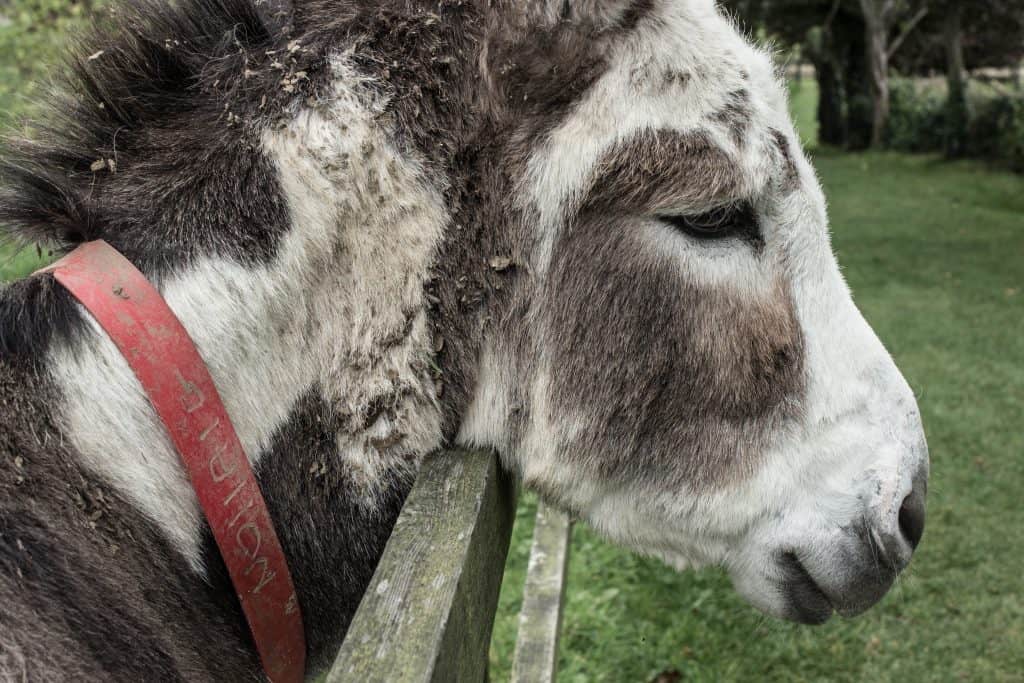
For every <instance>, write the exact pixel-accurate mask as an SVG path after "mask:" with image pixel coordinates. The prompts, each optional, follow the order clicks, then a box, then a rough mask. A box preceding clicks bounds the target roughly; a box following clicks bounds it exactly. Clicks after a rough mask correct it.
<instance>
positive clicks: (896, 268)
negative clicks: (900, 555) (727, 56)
mask: <svg viewBox="0 0 1024 683" xmlns="http://www.w3.org/2000/svg"><path fill="white" fill-rule="evenodd" d="M808 90H810V91H811V92H810V93H808ZM813 97H814V96H813V90H812V89H811V88H807V89H805V90H803V91H800V92H797V93H795V97H794V103H795V106H796V107H797V112H796V115H797V120H798V122H801V123H802V124H803V125H804V126H805V128H804V131H805V135H807V137H808V138H809V139H810V141H812V142H813V129H812V132H811V133H810V134H807V133H806V131H807V128H806V125H807V121H809V120H810V121H812V122H813V110H812V111H811V112H810V113H808V111H807V107H808V106H813V102H814V99H813ZM815 164H816V166H817V167H818V170H819V173H820V175H821V178H822V182H823V184H824V186H825V189H826V193H827V195H828V198H829V202H830V211H831V216H832V221H833V230H834V242H835V247H836V250H837V252H838V254H839V259H840V262H841V263H842V265H843V267H844V272H845V274H846V277H847V279H848V280H849V283H850V285H851V287H852V289H853V291H854V294H855V297H856V300H857V302H858V304H859V305H860V307H861V308H862V310H863V311H864V313H865V315H866V316H867V318H868V320H869V321H870V322H871V323H872V325H873V326H874V327H875V329H876V330H877V332H878V333H879V335H880V336H881V337H882V339H883V340H884V341H885V342H886V344H887V345H888V347H889V349H890V350H891V351H892V353H893V355H894V356H895V358H896V361H897V363H898V364H899V366H900V368H901V369H902V370H903V371H904V373H905V375H906V376H907V378H908V380H909V382H910V384H911V386H913V387H914V389H915V391H916V392H917V394H918V396H919V399H920V404H921V409H922V411H923V415H924V421H925V427H926V430H927V432H928V437H929V442H930V446H931V451H932V471H933V475H932V481H931V487H930V494H929V510H928V515H929V519H928V530H927V532H926V534H925V539H924V543H923V545H922V546H921V548H920V551H919V553H918V555H917V557H916V558H915V560H914V563H913V566H912V568H911V571H910V572H909V574H908V575H907V576H906V577H905V578H903V579H902V580H901V581H900V583H899V584H898V585H897V587H896V588H895V589H894V590H893V592H892V593H891V594H890V595H889V596H888V597H887V598H886V599H885V600H884V601H883V603H882V604H881V605H880V606H879V607H877V608H875V609H874V610H872V611H871V612H869V613H868V614H866V615H864V616H862V617H860V618H858V619H855V620H852V621H845V620H836V621H834V622H832V623H830V624H828V625H826V626H824V627H820V628H808V627H800V626H794V625H790V624H783V623H778V622H775V621H772V620H768V619H766V618H764V617H762V616H760V615H759V614H758V613H756V612H755V611H754V610H753V609H752V608H750V607H748V606H746V605H745V604H744V603H743V602H742V600H740V599H739V598H738V597H737V596H736V595H735V593H734V592H733V591H732V589H731V588H730V586H729V582H728V580H727V578H726V577H725V576H724V575H723V574H722V573H720V572H718V571H703V572H689V573H684V574H677V573H675V572H674V571H672V570H671V569H669V568H667V567H665V566H663V565H662V564H661V563H659V562H657V561H655V560H649V559H643V558H639V557H636V556H634V555H631V554H630V553H628V552H625V551H622V550H619V549H617V548H615V547H613V546H611V545H609V544H607V543H605V542H604V541H602V540H600V539H598V538H597V537H596V536H595V535H594V534H593V533H592V532H591V531H590V530H589V529H586V528H582V527H578V528H577V529H576V531H575V534H574V537H573V548H572V553H573V554H572V559H571V562H570V571H569V584H568V586H569V588H568V597H567V606H566V614H565V621H564V627H563V638H562V644H561V658H560V675H559V680H561V681H641V682H642V681H650V680H652V679H653V678H654V677H655V676H656V675H657V674H658V673H660V672H662V671H666V670H677V671H679V672H680V673H681V674H682V676H683V680H695V681H740V680H743V681H746V680H751V681H872V682H874V681H914V682H917V681H1024V502H1022V489H1024V436H1022V434H1024V429H1022V425H1024V178H1022V177H1020V176H1012V175H1008V174H1003V173H996V172H991V171H988V170H986V169H985V168H984V167H983V166H981V165H977V164H970V163H957V164H947V163H944V162H941V161H939V160H937V159H933V158H930V157H913V156H906V155H900V154H888V153H869V154H843V153H840V152H837V151H832V150H827V149H819V150H817V151H816V152H815ZM533 512H534V502H533V501H532V499H530V498H527V499H526V501H525V502H524V503H523V504H522V505H521V509H520V511H519V517H518V524H517V527H516V530H515V535H514V539H513V545H512V549H511V551H510V559H509V563H508V569H507V573H506V577H505V582H504V585H503V589H502V595H501V603H500V608H499V613H498V614H499V618H498V621H497V623H496V624H495V628H494V640H493V644H492V649H491V670H492V674H493V679H494V680H495V681H502V680H507V678H508V672H509V669H510V665H511V657H512V652H513V648H514V642H515V630H516V615H517V612H518V610H519V606H520V601H521V587H522V582H523V577H524V571H525V566H526V560H527V556H528V552H529V543H530V536H531V533H532V515H533Z"/></svg>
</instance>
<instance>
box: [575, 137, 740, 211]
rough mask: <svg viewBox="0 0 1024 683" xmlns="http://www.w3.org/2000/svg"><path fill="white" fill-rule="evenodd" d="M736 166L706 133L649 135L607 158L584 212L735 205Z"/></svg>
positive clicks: (637, 138) (616, 149) (597, 176)
mask: <svg viewBox="0 0 1024 683" xmlns="http://www.w3.org/2000/svg"><path fill="white" fill-rule="evenodd" d="M738 173H739V172H738V170H737V169H736V167H735V164H734V162H733V161H732V160H731V159H730V158H729V157H728V155H726V153H725V152H724V151H723V150H722V149H721V148H720V147H718V145H716V144H714V142H712V141H711V138H710V137H709V136H708V135H706V134H704V133H700V132H698V133H691V134H687V135H684V134H680V133H677V132H673V131H645V132H643V133H641V134H639V135H637V136H636V137H635V138H633V139H632V140H630V141H629V142H626V143H623V144H621V145H619V146H618V147H616V148H615V149H613V150H612V151H610V152H609V153H607V154H606V155H605V156H604V158H603V159H602V160H601V161H600V162H599V163H598V164H597V166H596V170H595V180H594V182H593V183H592V184H591V187H590V189H589V191H588V192H587V195H586V199H585V201H584V202H583V207H584V208H586V207H594V208H600V207H603V208H617V209H619V210H624V211H637V212H655V211H659V210H667V209H678V208H679V207H680V205H685V206H707V205H717V204H721V203H723V202H728V201H732V200H733V199H735V198H736V193H737V191H738V189H739V186H740V183H739V175H738Z"/></svg>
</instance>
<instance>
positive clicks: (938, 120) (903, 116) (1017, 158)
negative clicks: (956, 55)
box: [886, 79, 1024, 173]
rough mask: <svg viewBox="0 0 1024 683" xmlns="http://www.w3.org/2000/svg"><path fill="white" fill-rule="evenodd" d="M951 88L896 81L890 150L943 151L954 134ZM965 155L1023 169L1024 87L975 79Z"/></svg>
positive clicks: (934, 83) (933, 82)
mask: <svg viewBox="0 0 1024 683" xmlns="http://www.w3.org/2000/svg"><path fill="white" fill-rule="evenodd" d="M947 97H948V96H947V89H946V86H945V83H944V82H943V81H941V80H923V79H893V82H892V115H891V118H890V120H889V128H888V130H887V133H886V143H887V145H888V146H889V147H890V148H891V149H895V150H900V151H904V152H944V151H946V149H947V144H946V143H947V140H948V137H949V136H950V135H951V133H952V126H951V123H950V120H949V117H950V115H951V114H950V111H949V108H948V100H947ZM967 121H968V123H967V131H966V140H964V153H965V155H966V156H969V157H975V158H979V159H987V160H990V161H995V162H998V163H1000V164H1005V165H1006V166H1008V167H1009V168H1011V169H1013V170H1014V171H1016V172H1018V173H1024V90H1020V89H1011V88H1009V87H1006V86H992V85H987V84H983V83H972V86H971V88H970V90H969V93H968V101H967Z"/></svg>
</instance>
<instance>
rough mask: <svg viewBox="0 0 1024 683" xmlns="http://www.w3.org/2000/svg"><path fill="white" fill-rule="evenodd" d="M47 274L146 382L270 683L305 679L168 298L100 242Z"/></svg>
mask: <svg viewBox="0 0 1024 683" xmlns="http://www.w3.org/2000/svg"><path fill="white" fill-rule="evenodd" d="M43 272H51V273H53V277H54V278H55V279H56V280H57V282H59V283H60V284H61V285H63V286H64V287H65V288H66V289H67V290H68V291H69V292H71V294H72V296H74V297H75V298H76V299H77V300H78V301H79V302H80V303H81V304H82V305H83V306H84V307H85V308H86V310H88V311H89V313H90V314H92V316H93V317H94V318H95V319H96V321H97V322H98V323H99V324H100V326H101V327H102V328H103V329H104V330H105V331H106V333H107V334H108V335H109V336H110V338H111V339H112V340H113V342H114V344H115V345H117V348H118V350H120V352H121V355H123V356H124V358H125V360H126V361H128V365H129V366H131V369H132V371H133V372H134V373H135V376H136V377H137V378H138V379H139V382H141V383H142V387H143V389H145V391H146V395H147V396H148V397H149V400H150V402H151V403H152V404H153V408H154V409H155V410H156V413H157V415H159V416H160V419H161V420H162V421H163V423H164V426H165V427H166V428H167V432H168V434H169V435H170V437H171V441H173V442H174V446H175V448H176V449H177V451H178V453H179V455H180V456H181V460H182V463H183V464H184V465H185V469H186V470H188V474H189V478H190V479H191V481H192V487H193V488H194V489H195V492H196V496H197V497H198V498H199V504H200V505H201V506H202V508H203V512H204V514H205V515H206V521H207V522H208V523H209V524H210V528H211V530H212V531H213V537H214V539H215V540H216V541H217V547H218V548H219V549H220V554H221V557H223V558H224V564H225V565H227V568H228V572H229V573H230V575H231V581H232V583H233V584H234V586H235V591H236V592H237V593H238V597H239V599H240V600H241V603H242V610H243V611H244V612H245V617H246V619H247V620H248V622H249V628H250V630H251V631H252V637H253V640H254V641H255V643H256V649H257V651H258V652H259V655H260V660H261V661H262V663H263V668H264V670H265V671H266V673H267V675H268V676H269V678H270V680H271V681H273V682H274V683H284V682H288V683H291V682H293V681H301V680H302V679H303V677H304V674H305V659H306V640H305V633H304V632H303V627H302V615H301V613H300V611H299V604H298V601H297V599H296V597H295V588H294V586H293V585H292V578H291V574H290V573H289V572H288V564H287V562H286V561H285V557H284V552H283V551H282V550H281V544H280V543H279V542H278V539H277V534H276V533H275V532H274V526H273V524H272V522H271V520H270V514H269V513H268V512H267V506H266V503H265V502H264V501H263V496H262V495H261V494H260V489H259V485H258V484H257V483H256V477H255V475H253V472H252V468H251V467H250V466H249V459H248V458H247V457H246V455H245V451H243V450H242V444H241V443H240V442H239V440H238V436H237V435H236V434H235V429H234V426H233V425H232V424H231V418H230V417H228V414H227V411H226V410H225V409H224V404H223V403H221V400H220V395H219V394H218V393H217V388H216V386H214V383H213V379H212V378H211V377H210V373H209V370H208V369H207V367H206V364H205V363H204V362H203V359H202V358H201V357H200V355H199V352H198V351H197V350H196V347H195V344H194V343H193V342H192V339H191V337H189V335H188V332H187V331H186V330H185V328H184V327H183V326H182V324H181V322H180V321H179V320H178V318H177V317H176V316H175V315H174V313H173V312H172V311H171V309H170V308H169V307H168V306H167V302H166V301H164V299H163V297H161V296H160V294H159V293H158V292H157V291H156V289H155V288H154V287H153V285H151V284H150V283H149V282H148V281H147V280H146V278H145V276H144V275H143V274H142V273H140V272H139V271H138V270H137V269H136V268H135V266H133V265H132V264H131V263H130V262H129V261H128V260H127V259H126V258H125V257H123V256H122V255H121V254H120V253H118V252H117V251H116V250H115V249H114V248H113V247H111V246H110V245H108V244H107V243H106V242H102V241H99V242H89V243H86V244H83V245H81V246H80V247H78V248H77V249H75V250H74V251H73V252H71V253H70V254H68V255H67V256H65V257H64V258H62V259H61V260H60V261H58V262H57V263H55V264H53V265H52V266H50V267H49V268H46V269H45V270H44V271H43Z"/></svg>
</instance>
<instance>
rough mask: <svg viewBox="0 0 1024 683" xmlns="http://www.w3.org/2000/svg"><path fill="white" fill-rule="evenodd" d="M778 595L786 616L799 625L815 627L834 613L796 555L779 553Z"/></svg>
mask: <svg viewBox="0 0 1024 683" xmlns="http://www.w3.org/2000/svg"><path fill="white" fill-rule="evenodd" d="M779 564H780V565H781V567H782V571H783V579H782V595H783V598H784V600H785V601H786V608H785V611H786V617H787V618H789V619H791V620H792V621H795V622H798V623H800V624H807V625H809V626H817V625H820V624H824V623H825V622H827V621H828V620H829V619H831V618H832V614H833V613H834V612H835V611H836V608H835V606H834V605H833V603H832V600H831V599H829V597H828V595H826V593H825V591H824V590H822V589H821V586H819V585H818V582H817V581H815V580H814V577H812V576H811V574H810V572H808V571H807V568H806V567H804V565H803V563H802V562H801V561H800V558H798V557H797V556H796V553H793V552H787V553H783V554H782V556H781V557H780V559H779Z"/></svg>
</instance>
